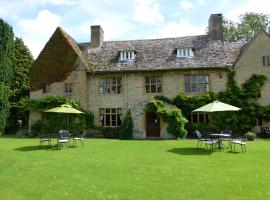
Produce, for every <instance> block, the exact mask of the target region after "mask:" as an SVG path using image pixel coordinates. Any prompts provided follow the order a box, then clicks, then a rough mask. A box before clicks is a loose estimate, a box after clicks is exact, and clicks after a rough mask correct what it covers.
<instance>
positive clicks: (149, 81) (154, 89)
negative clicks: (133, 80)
mask: <svg viewBox="0 0 270 200" xmlns="http://www.w3.org/2000/svg"><path fill="white" fill-rule="evenodd" d="M161 92H162V79H161V76H147V77H145V93H161Z"/></svg>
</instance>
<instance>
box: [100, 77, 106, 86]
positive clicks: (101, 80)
mask: <svg viewBox="0 0 270 200" xmlns="http://www.w3.org/2000/svg"><path fill="white" fill-rule="evenodd" d="M100 85H102V86H103V85H105V79H104V78H101V79H100Z"/></svg>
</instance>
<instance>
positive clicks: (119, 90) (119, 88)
mask: <svg viewBox="0 0 270 200" xmlns="http://www.w3.org/2000/svg"><path fill="white" fill-rule="evenodd" d="M121 93H122V86H118V87H117V94H121Z"/></svg>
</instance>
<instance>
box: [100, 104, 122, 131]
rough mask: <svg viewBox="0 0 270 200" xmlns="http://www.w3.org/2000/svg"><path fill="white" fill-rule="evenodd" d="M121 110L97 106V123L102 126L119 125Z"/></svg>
mask: <svg viewBox="0 0 270 200" xmlns="http://www.w3.org/2000/svg"><path fill="white" fill-rule="evenodd" d="M122 110H123V109H122V108H99V124H100V125H101V126H103V127H119V126H120V125H121V123H122ZM107 117H109V122H107ZM113 118H114V119H113ZM103 120H104V121H103Z"/></svg>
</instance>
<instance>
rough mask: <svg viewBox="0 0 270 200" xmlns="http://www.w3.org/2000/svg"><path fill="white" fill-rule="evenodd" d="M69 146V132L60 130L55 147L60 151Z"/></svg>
mask: <svg viewBox="0 0 270 200" xmlns="http://www.w3.org/2000/svg"><path fill="white" fill-rule="evenodd" d="M65 144H66V145H67V147H68V146H70V137H69V131H68V130H60V131H59V137H58V140H57V146H58V149H61V147H62V146H64V145H65Z"/></svg>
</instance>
